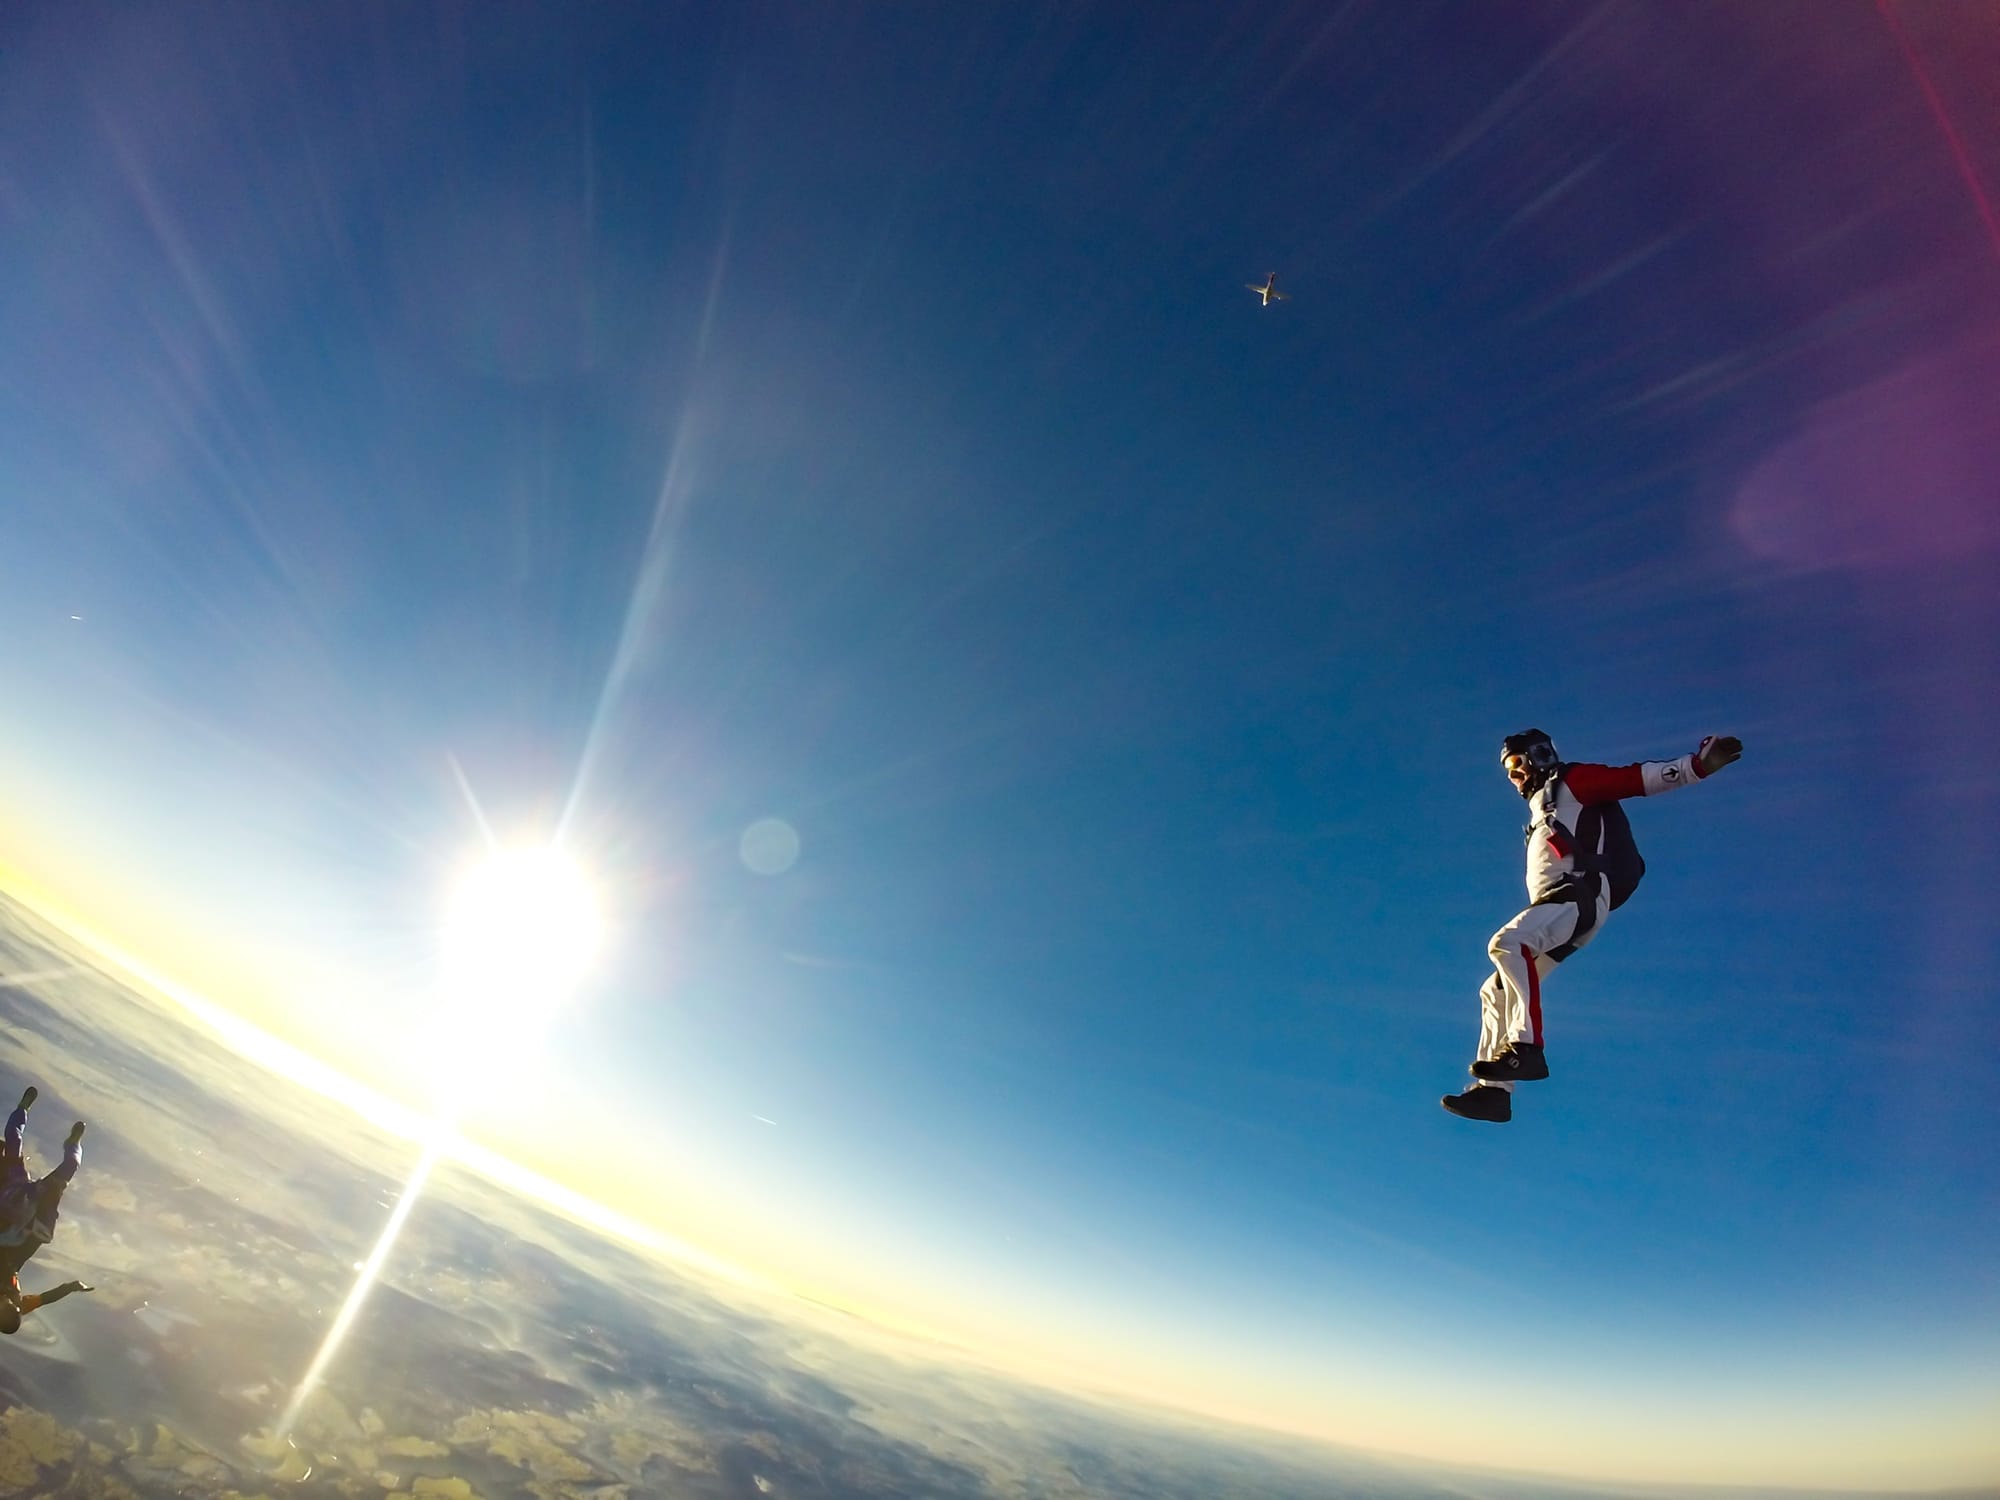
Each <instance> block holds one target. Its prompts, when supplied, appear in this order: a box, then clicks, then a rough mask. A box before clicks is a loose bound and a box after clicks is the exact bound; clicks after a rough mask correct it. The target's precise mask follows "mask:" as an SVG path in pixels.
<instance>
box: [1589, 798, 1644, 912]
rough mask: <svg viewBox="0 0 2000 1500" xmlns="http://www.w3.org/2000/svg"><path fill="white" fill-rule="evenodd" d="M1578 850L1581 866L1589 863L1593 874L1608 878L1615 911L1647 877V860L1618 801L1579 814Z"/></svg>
mask: <svg viewBox="0 0 2000 1500" xmlns="http://www.w3.org/2000/svg"><path fill="white" fill-rule="evenodd" d="M1576 851H1577V863H1578V865H1584V864H1586V863H1587V864H1588V866H1589V868H1590V869H1591V871H1592V872H1594V873H1596V874H1599V875H1602V876H1604V877H1605V880H1606V883H1607V884H1608V885H1609V886H1610V887H1611V909H1612V910H1613V911H1616V910H1618V908H1619V907H1621V906H1623V905H1624V904H1625V903H1626V902H1627V901H1629V900H1631V899H1632V893H1633V892H1634V891H1636V890H1638V889H1639V882H1640V881H1641V880H1643V879H1645V878H1646V861H1645V860H1644V858H1642V857H1641V856H1640V853H1639V844H1638V841H1637V840H1635V839H1634V838H1633V837H1632V820H1631V819H1630V818H1628V817H1626V816H1625V809H1624V808H1623V807H1621V806H1619V804H1617V803H1616V802H1593V803H1591V804H1589V805H1588V806H1587V807H1585V808H1584V809H1583V811H1582V812H1581V813H1579V814H1578V815H1577V820H1576Z"/></svg>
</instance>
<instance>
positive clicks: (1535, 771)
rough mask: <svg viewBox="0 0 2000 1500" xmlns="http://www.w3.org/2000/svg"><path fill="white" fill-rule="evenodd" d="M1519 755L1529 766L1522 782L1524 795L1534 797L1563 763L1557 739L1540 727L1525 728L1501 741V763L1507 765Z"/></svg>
mask: <svg viewBox="0 0 2000 1500" xmlns="http://www.w3.org/2000/svg"><path fill="white" fill-rule="evenodd" d="M1517 755H1518V756H1520V757H1521V759H1522V761H1523V762H1525V763H1526V765H1527V768H1528V775H1527V779H1526V780H1525V781H1523V782H1522V783H1521V795H1522V796H1523V797H1532V796H1534V795H1535V793H1536V792H1539V791H1540V790H1541V789H1542V787H1543V786H1544V785H1546V784H1547V782H1548V779H1549V778H1550V777H1551V776H1553V775H1554V774H1555V773H1556V771H1557V769H1558V768H1559V767H1560V766H1561V765H1562V757H1561V756H1560V755H1558V754H1557V753H1556V743H1555V741H1554V740H1552V739H1550V738H1549V737H1548V736H1547V735H1546V734H1544V733H1543V732H1542V731H1541V730H1539V729H1524V730H1522V731H1521V732H1520V733H1519V734H1510V735H1508V736H1507V738H1506V739H1504V740H1502V741H1501V742H1500V764H1501V765H1503V766H1505V765H1506V764H1507V762H1508V761H1510V760H1512V759H1513V758H1514V757H1515V756H1517Z"/></svg>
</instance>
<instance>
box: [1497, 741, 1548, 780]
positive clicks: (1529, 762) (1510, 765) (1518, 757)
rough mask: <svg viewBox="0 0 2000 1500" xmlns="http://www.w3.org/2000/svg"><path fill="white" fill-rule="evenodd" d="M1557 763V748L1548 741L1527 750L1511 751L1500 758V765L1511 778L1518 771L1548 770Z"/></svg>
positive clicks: (1531, 746)
mask: <svg viewBox="0 0 2000 1500" xmlns="http://www.w3.org/2000/svg"><path fill="white" fill-rule="evenodd" d="M1555 763H1556V747H1555V746H1554V745H1551V744H1549V743H1547V742H1546V741H1543V742H1540V743H1537V744H1533V745H1530V746H1529V747H1528V748H1527V749H1525V750H1511V751H1509V752H1508V753H1507V754H1505V755H1503V756H1501V757H1500V765H1501V767H1502V769H1504V770H1505V771H1506V772H1507V774H1508V775H1509V776H1512V775H1513V774H1514V773H1515V772H1516V771H1541V770H1547V769H1548V768H1549V767H1550V766H1553V765H1554V764H1555Z"/></svg>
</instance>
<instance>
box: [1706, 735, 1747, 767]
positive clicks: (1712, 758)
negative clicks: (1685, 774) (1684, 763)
mask: <svg viewBox="0 0 2000 1500" xmlns="http://www.w3.org/2000/svg"><path fill="white" fill-rule="evenodd" d="M1742 758H1743V741H1741V740H1739V739H1738V738H1736V736H1735V735H1733V734H1711V735H1710V736H1709V737H1708V738H1707V739H1705V740H1703V741H1702V742H1701V749H1700V750H1698V751H1696V752H1695V764H1696V765H1698V766H1700V767H1701V774H1702V775H1704V776H1713V775H1714V774H1715V773H1716V772H1717V771H1720V770H1721V769H1722V768H1723V767H1724V766H1727V765H1733V764H1735V763H1736V762H1737V761H1739V760H1741V759H1742Z"/></svg>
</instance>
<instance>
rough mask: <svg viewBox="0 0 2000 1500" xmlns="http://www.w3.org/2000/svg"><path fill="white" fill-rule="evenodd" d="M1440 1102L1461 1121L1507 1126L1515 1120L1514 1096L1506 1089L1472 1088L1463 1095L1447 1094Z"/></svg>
mask: <svg viewBox="0 0 2000 1500" xmlns="http://www.w3.org/2000/svg"><path fill="white" fill-rule="evenodd" d="M1438 1102H1439V1103H1440V1104H1442V1105H1443V1106H1444V1107H1445V1108H1446V1109H1447V1110H1449V1111H1451V1113H1453V1114H1455V1115H1457V1116H1458V1117H1459V1118H1460V1119H1461V1120H1490V1121H1492V1122H1493V1123H1494V1124H1495V1125H1505V1124H1506V1123H1507V1122H1508V1121H1509V1120H1511V1119H1513V1118H1514V1096H1513V1095H1512V1094H1510V1093H1508V1092H1507V1091H1506V1090H1505V1089H1489V1088H1470V1089H1467V1090H1466V1091H1465V1092H1464V1093H1462V1094H1446V1095H1445V1096H1444V1098H1442V1099H1440V1100H1439V1101H1438Z"/></svg>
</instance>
